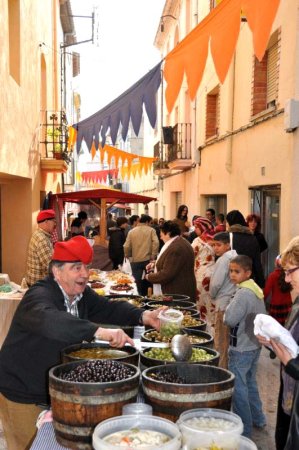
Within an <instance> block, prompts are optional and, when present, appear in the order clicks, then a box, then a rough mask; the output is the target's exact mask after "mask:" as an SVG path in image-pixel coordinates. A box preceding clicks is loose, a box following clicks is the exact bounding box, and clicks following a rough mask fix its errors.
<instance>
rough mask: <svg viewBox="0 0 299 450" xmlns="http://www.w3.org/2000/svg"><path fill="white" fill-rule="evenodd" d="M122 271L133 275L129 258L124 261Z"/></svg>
mask: <svg viewBox="0 0 299 450" xmlns="http://www.w3.org/2000/svg"><path fill="white" fill-rule="evenodd" d="M120 270H121V271H122V272H124V273H127V274H128V275H132V268H131V264H130V261H129V260H128V258H125V259H124V262H123V265H122V266H120Z"/></svg>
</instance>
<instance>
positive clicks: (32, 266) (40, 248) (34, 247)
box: [25, 209, 56, 287]
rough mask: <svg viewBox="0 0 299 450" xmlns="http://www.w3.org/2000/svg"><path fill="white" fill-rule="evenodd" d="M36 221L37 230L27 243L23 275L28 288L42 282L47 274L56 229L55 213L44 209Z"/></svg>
mask: <svg viewBox="0 0 299 450" xmlns="http://www.w3.org/2000/svg"><path fill="white" fill-rule="evenodd" d="M36 220H37V225H38V228H37V230H35V231H34V233H33V235H32V236H31V239H30V242H29V248H28V256H27V267H26V274H25V279H26V282H27V284H28V286H29V287H30V286H32V285H33V284H34V283H36V282H37V281H38V280H42V279H43V278H44V277H45V276H46V275H47V273H48V268H49V263H50V261H51V256H52V253H53V244H52V233H53V231H54V230H55V228H56V218H55V211H54V210H53V209H44V210H43V211H40V212H39V213H38V215H37V219H36Z"/></svg>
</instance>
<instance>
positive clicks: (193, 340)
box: [144, 330, 208, 344]
mask: <svg viewBox="0 0 299 450" xmlns="http://www.w3.org/2000/svg"><path fill="white" fill-rule="evenodd" d="M186 336H187V338H188V339H189V341H190V344H204V343H206V342H208V339H207V338H204V337H201V336H196V335H195V334H186ZM144 338H145V339H148V340H149V341H151V342H170V341H171V339H172V337H167V336H162V335H161V333H159V331H156V330H151V331H146V332H145V333H144Z"/></svg>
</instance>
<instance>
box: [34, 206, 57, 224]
mask: <svg viewBox="0 0 299 450" xmlns="http://www.w3.org/2000/svg"><path fill="white" fill-rule="evenodd" d="M47 219H55V211H54V210H53V209H44V210H43V211H40V212H39V213H38V215H37V218H36V221H37V223H39V222H43V221H44V220H47Z"/></svg>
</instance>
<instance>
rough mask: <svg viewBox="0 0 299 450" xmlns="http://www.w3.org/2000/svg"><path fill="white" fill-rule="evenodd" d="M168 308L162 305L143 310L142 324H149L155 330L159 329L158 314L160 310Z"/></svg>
mask: <svg viewBox="0 0 299 450" xmlns="http://www.w3.org/2000/svg"><path fill="white" fill-rule="evenodd" d="M166 309H168V307H167V306H162V308H157V309H155V310H153V311H144V313H143V315H142V321H143V325H150V326H151V327H153V328H155V329H156V330H160V325H161V324H160V319H159V314H160V312H161V311H165V310H166Z"/></svg>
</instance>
